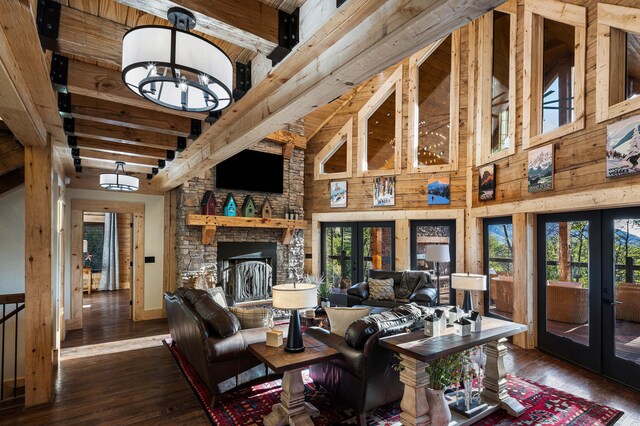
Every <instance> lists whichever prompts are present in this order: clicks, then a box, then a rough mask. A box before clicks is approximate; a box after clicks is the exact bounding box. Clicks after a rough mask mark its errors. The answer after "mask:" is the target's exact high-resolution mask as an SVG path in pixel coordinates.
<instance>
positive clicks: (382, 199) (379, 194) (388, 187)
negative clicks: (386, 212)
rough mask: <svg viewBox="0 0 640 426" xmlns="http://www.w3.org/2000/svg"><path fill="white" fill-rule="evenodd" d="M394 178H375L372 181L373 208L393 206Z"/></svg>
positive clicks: (394, 201) (394, 197) (394, 195)
mask: <svg viewBox="0 0 640 426" xmlns="http://www.w3.org/2000/svg"><path fill="white" fill-rule="evenodd" d="M395 204H396V178H395V176H384V177H377V178H376V179H375V180H374V181H373V207H384V206H395Z"/></svg>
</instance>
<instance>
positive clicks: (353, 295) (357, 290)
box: [347, 281, 369, 306]
mask: <svg viewBox="0 0 640 426" xmlns="http://www.w3.org/2000/svg"><path fill="white" fill-rule="evenodd" d="M368 298H369V284H368V283H367V282H366V281H363V282H361V283H358V284H354V285H352V286H351V287H349V288H348V289H347V306H354V305H359V304H361V302H362V301H363V300H365V299H368Z"/></svg>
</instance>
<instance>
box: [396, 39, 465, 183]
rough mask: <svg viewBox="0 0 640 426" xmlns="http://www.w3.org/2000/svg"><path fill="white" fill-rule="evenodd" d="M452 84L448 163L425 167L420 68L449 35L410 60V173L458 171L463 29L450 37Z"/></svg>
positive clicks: (408, 146) (408, 151)
mask: <svg viewBox="0 0 640 426" xmlns="http://www.w3.org/2000/svg"><path fill="white" fill-rule="evenodd" d="M450 35H451V81H450V90H449V99H450V102H449V117H450V120H449V123H450V125H449V163H448V164H438V165H433V166H425V165H419V164H418V155H417V150H418V144H419V139H418V117H419V115H420V114H419V108H420V106H419V105H418V102H419V95H418V94H419V90H420V89H419V87H418V85H419V80H420V72H419V68H420V65H422V64H423V63H424V61H426V60H427V59H428V58H429V56H431V54H432V53H433V52H435V50H436V49H437V48H438V47H439V46H440V44H442V42H443V41H444V40H445V39H446V38H447V37H448V36H449V35H447V36H445V37H443V38H441V39H440V40H438V41H436V42H434V43H431V44H430V45H428V46H427V47H425V48H424V49H422V50H420V51H418V52H417V53H414V54H413V55H411V57H409V78H408V80H409V90H408V103H407V107H408V123H407V171H408V173H410V174H413V173H434V172H455V171H457V170H458V149H459V142H460V49H461V47H460V30H455V31H453V32H452V33H451V34H450Z"/></svg>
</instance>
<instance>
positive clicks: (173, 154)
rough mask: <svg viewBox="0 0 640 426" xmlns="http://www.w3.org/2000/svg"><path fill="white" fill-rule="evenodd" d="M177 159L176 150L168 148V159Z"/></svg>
mask: <svg viewBox="0 0 640 426" xmlns="http://www.w3.org/2000/svg"><path fill="white" fill-rule="evenodd" d="M175 159H176V152H175V151H172V150H170V149H168V150H167V160H169V161H171V160H175Z"/></svg>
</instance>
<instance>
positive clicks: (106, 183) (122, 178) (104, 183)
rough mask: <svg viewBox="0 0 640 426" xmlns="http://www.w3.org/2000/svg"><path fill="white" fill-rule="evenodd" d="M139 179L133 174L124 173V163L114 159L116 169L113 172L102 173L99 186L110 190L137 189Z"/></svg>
mask: <svg viewBox="0 0 640 426" xmlns="http://www.w3.org/2000/svg"><path fill="white" fill-rule="evenodd" d="M139 185H140V180H139V179H138V178H137V177H135V176H129V175H127V174H125V173H124V163H123V162H122V161H116V170H115V171H114V172H113V173H102V174H101V175H100V186H101V187H103V188H104V189H108V190H110V191H124V192H132V191H137V190H138V188H139Z"/></svg>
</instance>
